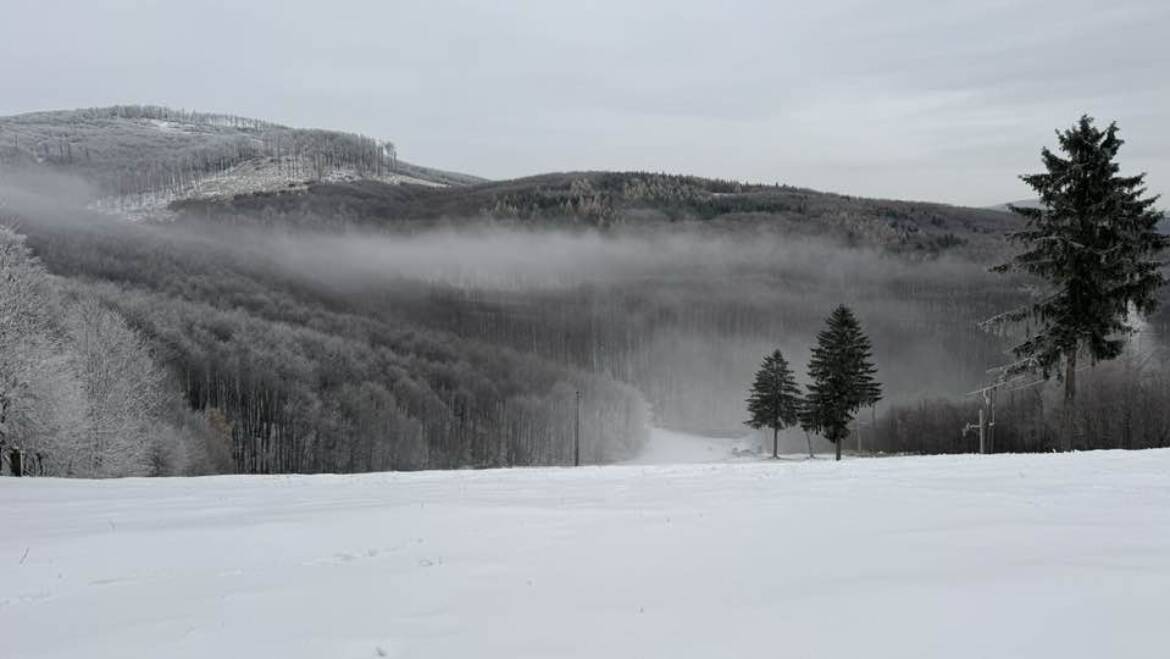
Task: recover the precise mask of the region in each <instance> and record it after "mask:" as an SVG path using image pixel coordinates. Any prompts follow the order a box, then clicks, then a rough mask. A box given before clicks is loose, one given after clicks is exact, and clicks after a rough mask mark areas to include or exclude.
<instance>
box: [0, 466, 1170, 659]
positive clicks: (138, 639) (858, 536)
mask: <svg viewBox="0 0 1170 659" xmlns="http://www.w3.org/2000/svg"><path fill="white" fill-rule="evenodd" d="M0 500H3V501H4V505H3V506H0V636H2V637H3V645H2V646H0V656H3V657H13V658H26V657H29V658H31V657H79V656H84V657H111V658H113V657H117V658H119V659H125V658H130V657H152V658H154V657H167V658H168V659H174V658H182V657H246V658H250V659H251V658H258V657H280V658H281V659H288V658H290V657H329V658H342V657H378V656H389V657H427V658H436V657H458V658H461V659H465V658H470V657H508V658H512V657H541V658H549V657H606V658H613V657H670V658H671V659H678V658H680V657H814V656H815V657H850V658H855V657H864V658H866V659H870V658H873V657H899V658H902V657H997V658H1003V657H1031V658H1036V657H1055V658H1059V659H1070V658H1074V657H1093V658H1094V659H1096V658H1099V657H1131V658H1132V657H1165V656H1166V649H1167V647H1170V631H1168V630H1167V627H1166V625H1165V615H1166V612H1167V611H1168V610H1170V450H1159V451H1143V452H1132V453H1123V452H1096V453H1082V454H1065V455H1031V456H1006V455H1005V456H986V457H980V456H955V457H932V458H889V459H875V460H863V459H857V460H850V461H846V462H842V463H834V462H832V461H828V460H817V461H810V462H774V461H767V462H747V463H744V462H741V463H728V464H715V465H677V466H636V465H632V466H613V467H584V468H580V469H567V468H563V469H515V470H493V471H478V472H477V471H455V472H424V473H413V474H371V475H361V476H290V477H283V476H271V477H235V476H231V477H213V478H199V479H172V480H145V479H130V480H122V481H104V482H96V481H66V480H51V479H41V480H38V479H12V478H7V479H0Z"/></svg>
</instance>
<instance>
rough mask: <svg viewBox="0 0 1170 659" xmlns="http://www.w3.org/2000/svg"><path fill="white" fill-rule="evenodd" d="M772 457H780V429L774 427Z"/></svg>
mask: <svg viewBox="0 0 1170 659" xmlns="http://www.w3.org/2000/svg"><path fill="white" fill-rule="evenodd" d="M772 457H773V458H778V457H780V429H779V428H777V427H775V426H773V427H772Z"/></svg>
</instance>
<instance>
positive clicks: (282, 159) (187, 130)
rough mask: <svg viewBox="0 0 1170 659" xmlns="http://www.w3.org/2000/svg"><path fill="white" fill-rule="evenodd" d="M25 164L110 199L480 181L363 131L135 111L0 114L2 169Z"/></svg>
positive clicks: (159, 109) (146, 108)
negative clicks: (323, 184)
mask: <svg viewBox="0 0 1170 659" xmlns="http://www.w3.org/2000/svg"><path fill="white" fill-rule="evenodd" d="M30 167H31V168H44V169H49V170H52V171H56V172H67V173H72V174H75V175H78V176H80V177H81V178H82V179H84V180H87V181H89V182H91V183H93V184H94V186H95V188H96V189H95V191H94V192H95V194H97V195H108V196H115V197H116V196H125V195H134V194H146V193H153V194H166V195H169V197H170V198H182V197H185V196H191V195H195V196H199V193H200V192H204V193H206V192H208V190H200V183H201V182H202V181H204V180H205V179H208V178H215V177H219V178H225V177H226V178H230V179H234V180H232V181H227V182H225V181H217V182H216V185H212V186H211V191H214V192H222V193H225V194H231V193H238V192H250V191H255V190H258V189H274V188H278V187H287V186H288V185H290V184H291V185H294V186H295V185H298V184H302V183H303V182H306V181H309V180H322V179H331V178H332V179H338V180H346V179H380V180H385V181H390V182H398V181H409V182H413V183H417V184H426V185H462V184H467V183H475V182H480V181H482V180H483V179H479V178H477V177H474V176H468V175H465V174H457V173H453V172H445V171H442V170H438V169H432V168H429V167H421V166H418V165H413V164H411V163H408V162H404V161H401V160H399V159H398V154H397V151H396V149H395V146H394V144H393V143H392V142H389V141H385V140H380V139H374V138H371V137H367V136H364V135H358V134H354V133H346V132H340V131H331V130H316V129H299V128H290V127H288V126H282V125H279V124H276V123H272V122H268V121H263V120H259V119H252V118H248V117H240V116H236V115H230V114H215V113H205V112H189V111H184V110H175V109H171V108H165V107H158V106H140V105H124V106H113V107H104V108H88V109H80V110H63V111H50V112H34V113H29V114H21V115H16V116H9V117H0V168H6V169H8V170H13V169H19V168H30ZM233 184H234V185H233ZM202 196H210V195H207V194H204V195H202Z"/></svg>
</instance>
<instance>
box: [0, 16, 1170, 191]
mask: <svg viewBox="0 0 1170 659" xmlns="http://www.w3.org/2000/svg"><path fill="white" fill-rule="evenodd" d="M0 16H3V20H4V23H5V25H6V28H5V29H4V31H3V38H0V114H13V113H18V112H26V111H32V110H42V109H60V108H73V107H82V106H95V105H109V104H113V103H153V104H163V105H169V106H175V107H181V108H187V109H199V110H214V111H223V112H231V113H235V114H243V115H249V116H255V117H259V118H264V119H270V120H273V121H278V122H281V123H286V124H291V125H295V126H303V127H322V128H337V129H344V130H351V131H357V132H362V133H366V134H369V135H372V136H375V137H380V138H385V139H391V140H393V141H395V142H396V143H397V144H398V146H399V152H400V155H401V156H402V157H403V158H404V159H407V160H411V161H413V162H417V163H420V164H425V165H432V166H436V167H442V168H446V169H453V170H458V171H465V172H468V173H473V174H479V175H481V176H486V177H490V178H506V177H512V176H521V175H526V174H534V173H539V172H545V171H565V170H577V169H645V170H653V171H667V172H679V173H693V174H700V175H704V176H717V177H722V178H734V179H740V180H749V181H756V182H765V183H771V182H776V181H779V182H783V183H789V184H793V185H802V186H808V187H812V188H817V189H822V190H830V191H836V192H844V193H849V194H855V195H863V196H881V197H894V198H909V199H928V200H938V201H947V202H953V203H964V204H973V205H987V204H992V203H997V202H1000V201H1006V200H1015V199H1021V198H1026V197H1028V196H1029V193H1028V190H1027V188H1026V187H1024V186H1023V184H1022V183H1020V182H1019V181H1018V180H1017V179H1016V175H1017V174H1020V173H1022V172H1025V171H1031V170H1033V169H1035V168H1036V167H1037V166H1038V164H1039V150H1040V147H1041V146H1044V145H1051V144H1052V143H1053V142H1054V137H1053V134H1052V131H1053V129H1055V128H1057V127H1066V126H1068V125H1071V124H1072V123H1073V122H1074V121H1075V120H1076V119H1077V117H1078V116H1080V114H1082V113H1085V112H1087V113H1090V114H1092V115H1095V116H1097V117H1099V118H1100V119H1102V120H1109V119H1115V120H1117V122H1118V123H1119V124H1120V126H1121V128H1122V134H1123V136H1124V137H1125V138H1126V139H1127V141H1128V144H1127V146H1126V147H1125V148H1124V150H1123V152H1122V159H1121V161H1122V164H1123V166H1124V167H1125V169H1126V170H1127V171H1138V170H1142V171H1148V172H1149V183H1150V186H1151V189H1152V190H1153V191H1155V192H1163V193H1164V192H1170V75H1168V74H1167V71H1170V0H1112V1H1108V2H1106V1H1100V0H1011V1H1006V0H1004V1H1000V0H987V1H982V0H967V1H956V2H948V1H946V0H872V1H862V0H820V1H818V2H812V1H809V0H802V1H800V2H788V1H785V0H768V1H763V2H732V1H724V2H696V1H692V0H661V1H659V0H649V1H638V2H634V1H632V0H624V1H612V2H610V1H604V2H588V1H584V0H581V1H577V2H571V3H570V2H555V1H553V0H531V1H527V2H505V1H502V0H500V1H492V2H489V1H483V2H469V1H449V0H413V1H411V2H398V1H395V0H381V1H378V0H360V1H352V0H333V1H330V2H323V1H322V0H313V1H306V0H280V1H277V0H250V1H248V2H238V3H229V2H211V1H208V0H182V1H170V2H162V1H150V0H72V1H69V2H64V1H59V0H3V7H2V10H0Z"/></svg>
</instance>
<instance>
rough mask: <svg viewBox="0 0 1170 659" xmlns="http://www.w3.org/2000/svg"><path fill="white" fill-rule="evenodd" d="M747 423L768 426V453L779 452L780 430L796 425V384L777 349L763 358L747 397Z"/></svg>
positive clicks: (798, 412)
mask: <svg viewBox="0 0 1170 659" xmlns="http://www.w3.org/2000/svg"><path fill="white" fill-rule="evenodd" d="M747 405H748V414H750V415H751V418H750V419H748V422H747V424H748V425H749V426H751V427H752V428H757V429H759V428H771V429H772V457H774V458H775V457H779V456H780V439H779V435H780V430H781V429H783V428H787V427H789V426H793V425H796V423H797V421H798V419H799V414H800V387H798V386H796V378H795V377H793V375H792V369H790V368H789V367H788V362H787V361H786V360H785V359H784V355H782V354H780V351H779V350H776V351H774V352H773V353H772V354H770V355H768V356H767V357H765V358H764V363H763V365H762V366H760V370H759V371H757V372H756V380H755V382H753V383H752V390H751V395H750V396H748V399H747Z"/></svg>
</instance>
